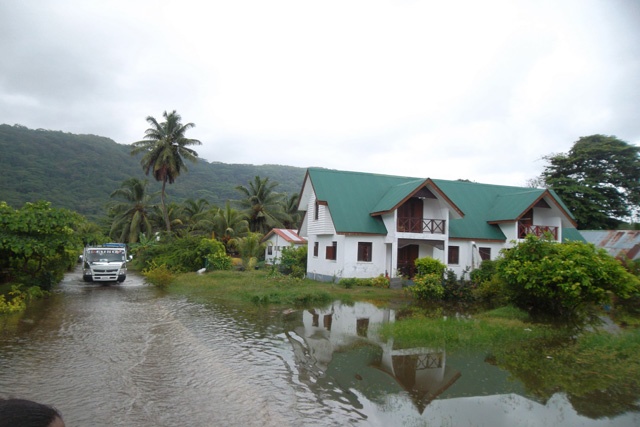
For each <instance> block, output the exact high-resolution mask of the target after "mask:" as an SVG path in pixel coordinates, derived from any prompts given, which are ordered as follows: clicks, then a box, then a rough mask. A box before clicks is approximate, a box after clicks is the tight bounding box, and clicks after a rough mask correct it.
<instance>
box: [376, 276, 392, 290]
mask: <svg viewBox="0 0 640 427" xmlns="http://www.w3.org/2000/svg"><path fill="white" fill-rule="evenodd" d="M390 284H391V280H390V279H389V278H388V277H387V276H385V275H384V274H381V275H379V276H377V277H374V278H373V279H371V286H373V287H374V288H389V286H390Z"/></svg>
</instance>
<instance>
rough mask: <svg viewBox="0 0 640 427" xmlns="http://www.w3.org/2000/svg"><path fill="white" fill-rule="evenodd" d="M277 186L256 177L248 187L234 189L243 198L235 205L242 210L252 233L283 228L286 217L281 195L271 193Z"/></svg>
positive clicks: (267, 180)
mask: <svg viewBox="0 0 640 427" xmlns="http://www.w3.org/2000/svg"><path fill="white" fill-rule="evenodd" d="M277 185H278V183H277V182H269V178H264V179H261V178H260V177H259V176H256V177H255V178H254V179H253V181H249V186H248V187H245V186H244V185H239V186H237V187H236V190H238V191H239V192H241V193H242V194H243V195H244V196H245V198H244V199H240V200H237V203H238V204H239V205H240V206H241V207H242V208H244V212H245V213H246V215H247V217H248V218H249V228H250V229H251V231H252V232H257V233H262V234H266V233H267V232H268V231H269V230H271V229H272V228H273V227H281V228H282V227H284V225H283V221H284V220H285V219H286V218H287V215H286V214H285V213H284V210H283V208H282V194H280V193H276V192H275V191H273V189H274V188H275V187H276V186H277Z"/></svg>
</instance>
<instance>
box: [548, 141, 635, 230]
mask: <svg viewBox="0 0 640 427" xmlns="http://www.w3.org/2000/svg"><path fill="white" fill-rule="evenodd" d="M544 159H545V160H547V161H548V162H549V164H548V165H547V166H546V167H545V169H544V172H543V173H542V177H541V178H542V180H543V181H544V183H545V185H546V186H547V187H549V188H551V189H553V190H554V191H555V192H556V193H558V195H559V196H560V197H561V198H562V200H563V201H564V202H565V204H566V205H567V206H568V207H569V210H570V211H571V212H572V213H573V215H574V217H575V218H576V220H577V222H578V228H580V229H611V228H616V227H617V226H618V225H619V224H620V223H622V222H623V220H624V219H628V218H629V217H632V216H637V213H638V210H639V208H640V147H637V146H635V145H630V144H628V143H626V142H624V141H622V140H620V139H618V138H616V137H615V136H606V135H591V136H587V137H581V138H580V139H579V140H578V141H576V142H575V143H574V145H573V147H572V148H571V150H569V152H568V153H567V154H565V153H560V154H553V155H549V156H546V157H545V158H544Z"/></svg>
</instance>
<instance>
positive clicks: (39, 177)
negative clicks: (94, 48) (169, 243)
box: [0, 125, 305, 220]
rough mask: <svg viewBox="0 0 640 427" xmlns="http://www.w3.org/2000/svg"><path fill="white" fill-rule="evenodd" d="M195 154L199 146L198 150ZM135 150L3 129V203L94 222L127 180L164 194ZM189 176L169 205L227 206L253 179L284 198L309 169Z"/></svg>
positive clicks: (203, 170) (237, 167) (202, 168)
mask: <svg viewBox="0 0 640 427" xmlns="http://www.w3.org/2000/svg"><path fill="white" fill-rule="evenodd" d="M195 149H196V151H197V147H195ZM130 151H131V147H130V146H128V145H122V144H118V143H116V142H114V141H113V140H111V139H109V138H105V137H101V136H96V135H74V134H71V133H65V132H60V131H51V130H42V129H38V130H33V129H28V128H26V127H24V126H20V125H13V126H10V125H0V201H5V202H7V203H8V204H9V205H11V206H13V207H14V208H19V207H21V206H22V205H23V204H24V203H25V202H33V201H37V200H48V201H50V202H51V203H52V205H53V206H55V207H62V208H67V209H71V210H74V211H76V212H79V213H81V214H82V215H85V216H86V217H87V218H89V219H92V220H95V219H97V218H99V217H101V216H103V214H104V213H105V212H106V210H105V209H106V204H107V203H108V202H109V201H110V200H111V199H110V197H109V195H110V194H111V193H112V192H113V191H114V190H115V189H117V188H118V187H119V186H120V184H121V183H122V182H123V181H124V180H125V179H127V178H131V177H136V178H141V179H145V178H147V179H149V182H150V184H151V186H150V189H151V191H156V190H159V189H160V184H159V183H156V182H155V181H154V180H153V178H152V177H146V176H145V175H144V172H143V170H142V167H141V166H140V156H136V157H133V156H131V155H130ZM187 168H188V172H185V173H183V174H181V175H180V177H179V178H178V179H177V180H176V182H175V183H174V184H172V185H168V186H167V194H168V201H169V202H176V203H181V202H182V201H184V200H186V199H189V198H190V199H194V200H196V199H199V198H204V199H206V200H208V201H209V202H210V203H211V204H213V205H217V206H223V205H224V203H225V201H226V200H230V199H237V198H240V196H241V195H240V193H238V192H237V191H236V190H235V187H236V186H238V185H245V186H246V185H247V183H248V182H249V181H250V180H253V178H254V177H255V176H260V177H262V178H269V179H270V181H275V182H277V183H279V185H278V186H277V187H276V188H275V190H276V191H278V192H280V193H288V194H294V193H297V192H299V191H300V186H301V185H302V180H303V178H304V173H305V169H304V168H298V167H293V166H281V165H261V166H257V165H244V164H225V163H218V162H214V163H208V162H206V161H203V160H200V161H198V163H196V164H192V163H190V162H187Z"/></svg>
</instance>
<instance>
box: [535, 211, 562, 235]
mask: <svg viewBox="0 0 640 427" xmlns="http://www.w3.org/2000/svg"><path fill="white" fill-rule="evenodd" d="M533 224H534V225H547V226H552V227H558V241H560V242H562V220H561V219H560V212H559V211H558V209H557V208H556V207H553V208H551V209H548V208H533Z"/></svg>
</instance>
